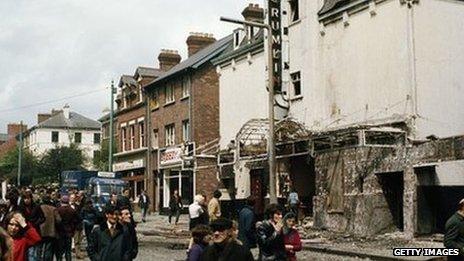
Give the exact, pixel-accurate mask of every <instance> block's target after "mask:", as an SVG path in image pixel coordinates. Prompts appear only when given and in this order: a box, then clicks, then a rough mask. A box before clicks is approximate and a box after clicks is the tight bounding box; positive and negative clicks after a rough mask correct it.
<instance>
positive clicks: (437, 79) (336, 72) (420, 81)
mask: <svg viewBox="0 0 464 261" xmlns="http://www.w3.org/2000/svg"><path fill="white" fill-rule="evenodd" d="M300 3H301V7H300V10H301V14H300V16H301V21H300V22H299V23H296V24H293V25H290V27H289V42H290V47H289V62H290V71H289V73H292V72H295V71H299V70H300V71H301V78H302V89H303V98H302V99H298V100H294V101H293V102H291V108H290V115H291V116H294V117H296V118H297V119H299V120H300V121H302V122H304V123H305V124H306V125H307V127H308V128H310V129H312V130H325V129H329V128H336V127H341V126H346V125H352V124H355V123H360V122H365V121H386V120H387V119H388V118H392V117H394V118H404V117H408V116H412V115H413V113H414V99H415V95H416V90H417V113H418V115H419V118H418V119H417V121H416V126H415V127H416V128H415V132H414V133H413V134H414V135H415V137H416V138H419V139H422V138H424V137H426V136H428V135H430V134H435V135H437V136H439V137H446V136H453V135H460V134H463V132H464V113H463V111H464V110H463V109H464V105H463V104H464V103H463V102H464V95H462V89H463V82H464V73H462V72H463V71H464V70H463V69H464V46H463V45H462V40H463V39H464V32H463V31H462V28H463V27H464V19H463V17H464V3H463V2H462V1H461V2H459V1H455V0H428V1H420V3H419V4H418V5H414V7H413V9H412V10H413V13H414V14H413V17H414V18H413V19H412V21H413V24H414V30H412V31H411V32H413V34H410V31H409V27H408V26H409V25H410V21H411V20H409V17H408V15H409V12H410V9H408V8H407V7H406V5H401V4H400V1H394V0H387V1H384V2H382V3H380V4H378V5H377V7H376V15H373V16H372V15H371V14H370V13H369V11H368V10H364V11H361V12H359V13H356V14H353V15H350V16H349V19H348V21H349V25H348V26H345V25H344V24H343V22H342V21H340V20H339V21H337V22H334V23H331V24H328V25H326V26H325V28H324V29H325V35H324V36H322V35H321V34H320V25H319V21H318V16H317V12H318V11H319V10H320V8H321V5H322V1H319V2H318V3H317V2H316V1H314V2H312V1H300ZM411 35H412V36H413V38H414V43H415V44H414V45H413V44H412V41H411V39H412V37H410V36H411ZM413 46H414V48H413ZM414 51H415V55H416V57H415V60H416V63H415V66H416V67H415V68H416V75H417V76H416V78H417V89H415V84H414V78H413V68H414V67H413V66H412V65H413V63H412V62H411V61H414V57H413V56H412V55H413V54H414ZM286 77H287V78H288V76H286ZM408 97H410V98H409V99H408Z"/></svg>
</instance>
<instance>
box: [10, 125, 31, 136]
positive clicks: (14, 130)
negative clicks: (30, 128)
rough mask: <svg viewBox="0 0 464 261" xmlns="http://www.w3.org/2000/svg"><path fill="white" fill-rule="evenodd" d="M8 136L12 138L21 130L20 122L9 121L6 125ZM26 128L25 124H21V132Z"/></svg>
mask: <svg viewBox="0 0 464 261" xmlns="http://www.w3.org/2000/svg"><path fill="white" fill-rule="evenodd" d="M7 129H8V137H10V138H12V137H15V136H16V135H18V134H19V132H20V131H21V124H19V123H10V124H8V126H7ZM26 130H27V125H25V124H23V132H25V131H26Z"/></svg>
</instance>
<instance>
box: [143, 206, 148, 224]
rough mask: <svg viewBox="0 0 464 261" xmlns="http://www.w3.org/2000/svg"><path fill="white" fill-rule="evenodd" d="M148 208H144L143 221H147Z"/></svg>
mask: <svg viewBox="0 0 464 261" xmlns="http://www.w3.org/2000/svg"><path fill="white" fill-rule="evenodd" d="M147 212H148V207H144V208H142V220H143V221H145V217H146V216H147Z"/></svg>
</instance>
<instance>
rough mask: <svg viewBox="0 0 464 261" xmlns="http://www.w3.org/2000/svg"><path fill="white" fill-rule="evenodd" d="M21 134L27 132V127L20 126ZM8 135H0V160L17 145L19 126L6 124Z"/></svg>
mask: <svg viewBox="0 0 464 261" xmlns="http://www.w3.org/2000/svg"><path fill="white" fill-rule="evenodd" d="M22 128H23V132H25V131H27V125H24V124H23V125H22ZM7 129H8V133H6V134H3V133H2V134H0V138H1V139H0V158H2V157H3V156H5V155H6V154H7V153H8V152H10V151H12V150H14V149H15V148H16V146H17V144H18V140H17V139H16V136H17V135H18V134H19V133H20V131H21V124H19V123H10V124H8V127H7Z"/></svg>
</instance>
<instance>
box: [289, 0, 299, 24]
mask: <svg viewBox="0 0 464 261" xmlns="http://www.w3.org/2000/svg"><path fill="white" fill-rule="evenodd" d="M298 1H299V0H290V1H289V3H290V22H296V21H298V20H300V6H299V2H298Z"/></svg>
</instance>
